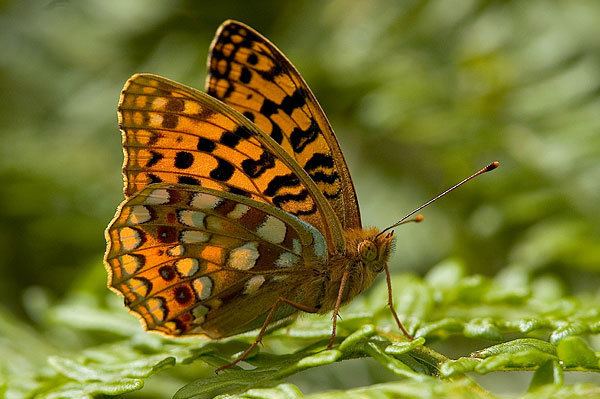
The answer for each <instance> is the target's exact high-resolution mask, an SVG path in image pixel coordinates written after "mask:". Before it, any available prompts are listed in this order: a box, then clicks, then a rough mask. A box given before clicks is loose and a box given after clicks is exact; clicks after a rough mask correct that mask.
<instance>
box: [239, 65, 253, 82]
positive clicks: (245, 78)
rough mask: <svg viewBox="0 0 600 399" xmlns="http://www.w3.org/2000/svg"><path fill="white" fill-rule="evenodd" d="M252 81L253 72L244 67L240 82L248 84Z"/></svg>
mask: <svg viewBox="0 0 600 399" xmlns="http://www.w3.org/2000/svg"><path fill="white" fill-rule="evenodd" d="M250 80H252V72H250V69H248V68H246V67H245V66H243V67H242V70H241V71H240V82H242V83H244V84H248V83H250Z"/></svg>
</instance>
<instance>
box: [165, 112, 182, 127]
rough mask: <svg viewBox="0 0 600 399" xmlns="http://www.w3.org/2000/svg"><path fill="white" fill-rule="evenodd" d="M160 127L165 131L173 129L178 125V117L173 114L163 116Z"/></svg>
mask: <svg viewBox="0 0 600 399" xmlns="http://www.w3.org/2000/svg"><path fill="white" fill-rule="evenodd" d="M162 117H163V120H162V123H161V124H162V127H164V128H165V129H175V128H176V127H177V125H178V124H179V117H178V116H177V115H175V114H163V116H162Z"/></svg>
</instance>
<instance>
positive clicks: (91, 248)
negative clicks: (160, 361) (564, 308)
mask: <svg viewBox="0 0 600 399" xmlns="http://www.w3.org/2000/svg"><path fill="white" fill-rule="evenodd" d="M227 18H234V19H238V20H240V21H242V22H245V23H247V24H249V25H251V26H253V27H254V28H256V29H257V30H259V31H260V32H261V33H263V34H264V35H265V36H267V37H268V38H270V39H271V40H272V41H273V42H274V43H275V44H276V45H277V46H278V47H279V48H280V49H282V50H283V51H284V53H285V54H287V55H288V57H289V58H290V59H291V60H292V62H293V63H294V64H295V65H296V67H297V68H298V69H299V70H300V72H301V73H302V75H303V76H304V78H305V80H306V81H307V82H308V83H309V85H310V86H311V88H312V89H313V91H314V93H315V95H316V97H317V98H318V99H319V101H320V103H321V105H322V106H323V108H324V109H325V112H326V114H327V115H328V117H329V119H330V121H331V123H332V125H333V127H334V129H335V131H336V133H337V136H338V138H339V140H340V143H341V146H342V149H343V150H344V152H345V154H346V155H347V160H348V163H349V167H350V171H351V173H352V175H353V178H354V182H355V185H356V188H357V191H358V196H359V201H360V204H361V209H362V213H363V223H364V224H365V225H375V226H378V227H385V226H387V225H389V224H391V223H393V222H394V221H395V220H397V219H398V218H399V217H401V216H402V215H403V214H404V213H406V211H408V210H410V209H412V208H414V207H416V206H417V205H419V204H421V203H422V202H424V201H425V200H427V199H429V198H430V197H432V196H433V195H435V194H437V193H438V192H439V191H441V190H442V189H444V188H446V187H447V186H449V185H451V184H453V183H455V182H456V181H458V180H459V179H461V178H462V177H464V176H465V175H467V174H470V173H471V172H473V171H474V170H476V169H478V168H479V167H481V166H484V165H485V164H487V163H488V162H490V161H492V160H499V161H500V162H501V163H502V166H501V168H500V169H498V170H497V171H495V172H494V173H492V174H490V175H486V176H484V177H482V178H480V179H479V180H478V181H475V182H473V183H470V184H469V185H468V186H466V187H464V188H462V189H461V190H459V191H457V192H455V193H453V194H451V195H450V196H448V197H446V198H444V199H443V200H441V201H440V202H438V203H437V204H435V205H433V206H432V207H430V208H428V209H427V210H426V211H425V212H424V214H425V216H426V221H425V222H424V223H422V224H420V225H416V226H414V225H413V226H405V227H401V228H400V229H399V230H398V231H397V237H398V245H397V250H396V253H395V255H394V257H393V259H392V267H393V270H394V271H396V272H398V271H407V270H413V271H415V272H417V273H424V272H425V271H427V270H428V269H430V268H431V267H432V265H434V264H436V263H438V262H440V261H442V260H443V259H446V258H448V257H450V256H451V257H454V258H457V259H460V260H461V261H462V262H464V264H466V266H467V269H468V270H469V271H470V272H473V273H481V274H484V275H494V274H496V273H498V272H500V271H503V270H512V269H515V268H523V269H527V270H529V271H531V272H532V274H533V275H546V274H547V275H550V276H557V277H559V278H560V280H557V281H561V284H563V289H564V291H565V293H569V294H576V293H584V292H589V293H591V294H592V295H594V294H598V293H599V292H598V287H599V286H600V227H599V226H600V212H599V210H600V209H599V206H598V204H599V203H600V162H599V161H600V52H599V49H600V45H599V43H600V42H599V41H598V38H599V37H600V24H599V23H598V21H600V2H596V1H569V2H560V1H542V0H537V1H536V0H533V1H527V2H524V1H489V0H488V1H485V0H479V1H477V0H469V1H460V2H453V1H444V0H431V1H392V0H374V1H351V0H335V1H328V2H317V1H262V2H247V1H230V2H212V1H192V0H187V1H185V0H179V1H158V2H151V1H145V0H133V1H121V0H82V1H66V0H63V1H60V0H56V1H29V2H23V1H3V2H0V49H2V50H1V51H0V89H1V91H2V95H1V96H0V135H1V144H0V154H1V156H0V178H1V179H2V184H1V185H0V270H1V276H2V278H1V279H0V298H1V303H2V307H3V311H4V312H7V313H8V314H10V315H11V316H10V317H14V318H15V320H20V321H21V322H25V323H28V324H31V326H32V328H34V329H37V330H38V331H42V332H43V330H44V328H45V327H44V321H43V320H41V319H40V318H41V315H43V309H44V308H45V307H47V306H49V304H52V303H56V302H58V301H60V300H62V299H64V298H65V297H68V296H70V295H73V293H74V292H79V293H81V292H85V293H87V294H89V295H90V296H91V297H94V298H96V299H97V300H98V301H101V302H102V301H104V300H105V298H106V297H107V296H108V295H112V294H108V291H107V290H106V288H105V281H106V276H105V271H104V268H103V266H102V254H103V251H104V247H105V242H104V237H103V230H104V228H105V227H106V225H107V223H108V222H109V220H110V219H111V218H112V216H113V214H114V211H115V208H116V206H117V204H118V203H119V202H120V200H121V199H122V181H121V179H122V177H121V173H120V168H121V163H122V152H121V145H120V135H119V131H118V128H117V121H116V104H117V100H118V97H119V91H120V89H121V87H122V85H123V83H124V82H125V80H126V79H127V78H128V77H129V76H130V75H132V74H133V73H136V72H152V73H156V74H159V75H163V76H165V77H168V78H170V79H173V80H177V81H180V82H182V83H185V84H187V85H190V86H193V87H197V88H201V89H202V88H203V83H204V76H205V72H206V67H205V59H206V55H207V50H208V46H209V43H210V41H211V40H212V37H213V35H214V31H215V29H216V28H217V26H218V25H219V24H220V23H221V22H222V21H224V20H225V19H227ZM397 289H401V287H398V288H397ZM96 339H97V341H96V342H102V338H98V337H96Z"/></svg>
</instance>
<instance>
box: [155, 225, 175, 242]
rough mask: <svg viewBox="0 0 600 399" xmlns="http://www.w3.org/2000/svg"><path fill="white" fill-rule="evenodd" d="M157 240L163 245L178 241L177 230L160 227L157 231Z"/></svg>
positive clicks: (171, 227) (170, 227)
mask: <svg viewBox="0 0 600 399" xmlns="http://www.w3.org/2000/svg"><path fill="white" fill-rule="evenodd" d="M156 239H157V240H158V241H160V242H162V243H163V244H169V243H172V242H175V241H177V229H176V228H175V227H173V226H159V227H158V229H157V230H156Z"/></svg>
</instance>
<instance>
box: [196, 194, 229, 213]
mask: <svg viewBox="0 0 600 399" xmlns="http://www.w3.org/2000/svg"><path fill="white" fill-rule="evenodd" d="M222 201H223V199H221V198H219V197H215V196H214V195H211V194H206V193H197V194H194V196H193V197H192V201H191V202H190V205H191V206H193V207H194V208H199V209H215V208H216V207H217V206H219V204H220V203H221V202H222Z"/></svg>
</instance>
